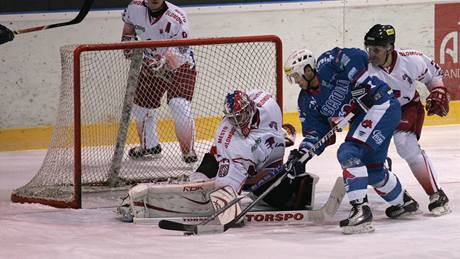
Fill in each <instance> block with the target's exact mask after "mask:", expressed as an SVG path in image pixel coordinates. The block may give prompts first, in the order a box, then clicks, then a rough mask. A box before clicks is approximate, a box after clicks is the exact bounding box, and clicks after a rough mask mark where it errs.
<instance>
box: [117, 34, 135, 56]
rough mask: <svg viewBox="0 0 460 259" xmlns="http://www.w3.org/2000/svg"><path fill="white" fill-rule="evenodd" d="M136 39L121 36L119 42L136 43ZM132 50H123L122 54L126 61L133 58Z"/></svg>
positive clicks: (129, 36)
mask: <svg viewBox="0 0 460 259" xmlns="http://www.w3.org/2000/svg"><path fill="white" fill-rule="evenodd" d="M136 40H137V37H136V36H135V35H123V36H121V41H122V42H124V41H136ZM133 53H134V51H133V49H124V50H123V54H124V55H125V58H126V59H130V58H132V57H133Z"/></svg>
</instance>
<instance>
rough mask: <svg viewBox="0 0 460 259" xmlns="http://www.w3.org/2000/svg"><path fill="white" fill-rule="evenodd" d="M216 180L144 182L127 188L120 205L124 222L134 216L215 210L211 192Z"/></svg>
mask: <svg viewBox="0 0 460 259" xmlns="http://www.w3.org/2000/svg"><path fill="white" fill-rule="evenodd" d="M214 189H215V186H214V181H206V182H197V183H183V184H155V183H142V184H138V185H136V186H134V187H133V188H131V189H130V190H129V191H128V197H127V198H126V199H125V200H124V201H123V203H122V204H121V206H120V207H119V208H118V212H119V213H120V214H121V215H122V217H123V218H122V220H123V221H132V218H133V217H135V218H160V217H163V218H167V217H187V216H207V215H210V214H212V213H213V212H214V208H213V206H212V203H211V200H210V198H209V193H210V192H211V191H213V190H214Z"/></svg>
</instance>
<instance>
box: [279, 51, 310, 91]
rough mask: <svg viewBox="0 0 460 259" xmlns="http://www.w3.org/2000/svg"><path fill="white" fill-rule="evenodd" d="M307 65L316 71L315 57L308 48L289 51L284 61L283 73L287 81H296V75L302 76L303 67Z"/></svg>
mask: <svg viewBox="0 0 460 259" xmlns="http://www.w3.org/2000/svg"><path fill="white" fill-rule="evenodd" d="M307 65H309V66H310V67H311V68H312V70H314V71H316V58H315V56H314V55H313V52H311V51H310V50H308V49H301V50H296V51H294V52H293V53H291V55H289V57H288V58H287V60H286V62H285V63H284V74H285V75H286V78H287V80H288V81H289V83H291V84H293V83H295V82H296V81H295V78H296V77H301V76H304V69H305V66H307ZM305 80H306V81H309V80H307V79H305Z"/></svg>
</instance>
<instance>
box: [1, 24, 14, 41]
mask: <svg viewBox="0 0 460 259" xmlns="http://www.w3.org/2000/svg"><path fill="white" fill-rule="evenodd" d="M13 39H14V33H13V32H12V31H11V30H10V29H8V28H6V27H5V26H3V25H1V24H0V44H3V43H5V42H8V41H12V40H13Z"/></svg>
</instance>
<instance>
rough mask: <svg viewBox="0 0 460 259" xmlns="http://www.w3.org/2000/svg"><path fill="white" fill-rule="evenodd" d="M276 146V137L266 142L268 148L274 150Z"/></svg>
mask: <svg viewBox="0 0 460 259" xmlns="http://www.w3.org/2000/svg"><path fill="white" fill-rule="evenodd" d="M274 144H275V138H274V137H269V138H268V139H267V140H265V146H266V147H267V148H271V149H273V145H274Z"/></svg>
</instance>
